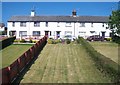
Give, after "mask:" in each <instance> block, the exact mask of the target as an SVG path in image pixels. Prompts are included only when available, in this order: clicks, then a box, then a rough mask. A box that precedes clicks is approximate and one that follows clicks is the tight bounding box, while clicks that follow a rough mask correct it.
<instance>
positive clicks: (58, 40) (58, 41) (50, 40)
mask: <svg viewBox="0 0 120 85" xmlns="http://www.w3.org/2000/svg"><path fill="white" fill-rule="evenodd" d="M47 42H48V44H57V43H61V40H60V39H56V40H54V39H51V38H49V39H48V40H47Z"/></svg>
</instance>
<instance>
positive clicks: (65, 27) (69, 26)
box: [7, 22, 111, 38]
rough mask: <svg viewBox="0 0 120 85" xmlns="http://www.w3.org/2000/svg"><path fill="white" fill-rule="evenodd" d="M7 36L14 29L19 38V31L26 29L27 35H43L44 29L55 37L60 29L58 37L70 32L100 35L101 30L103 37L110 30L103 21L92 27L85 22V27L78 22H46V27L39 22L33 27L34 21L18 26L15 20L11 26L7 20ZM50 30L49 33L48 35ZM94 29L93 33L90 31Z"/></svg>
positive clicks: (107, 35) (107, 34)
mask: <svg viewBox="0 0 120 85" xmlns="http://www.w3.org/2000/svg"><path fill="white" fill-rule="evenodd" d="M7 25H8V32H7V33H8V34H7V35H8V36H10V35H9V31H16V33H15V35H16V37H17V38H20V34H19V33H20V31H27V35H33V31H40V35H41V36H44V35H45V31H49V32H48V36H49V37H53V38H56V36H57V32H56V31H60V38H62V37H64V35H67V34H71V35H72V36H75V37H78V36H82V37H84V38H87V37H88V36H91V35H101V36H102V32H105V37H109V34H110V32H111V31H110V30H108V29H106V27H107V26H108V25H107V24H104V27H103V23H93V27H91V23H85V27H81V25H80V23H79V22H76V23H74V22H71V23H66V22H59V23H58V22H48V27H46V22H40V26H39V27H34V22H26V27H20V22H15V26H14V27H13V26H12V22H8V24H7ZM50 31H51V35H50ZM91 31H94V33H91Z"/></svg>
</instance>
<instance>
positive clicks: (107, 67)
mask: <svg viewBox="0 0 120 85" xmlns="http://www.w3.org/2000/svg"><path fill="white" fill-rule="evenodd" d="M79 40H80V42H81V43H82V46H83V47H84V48H85V49H86V51H87V52H88V53H89V55H90V56H91V58H92V59H93V60H94V61H95V65H96V66H97V68H98V69H99V70H100V71H103V72H104V73H105V74H108V75H109V76H110V77H111V79H112V80H113V82H115V83H116V82H120V76H118V75H120V71H119V70H118V67H120V65H118V64H117V63H116V62H114V61H112V60H111V59H109V58H107V57H105V56H104V55H102V54H100V53H99V52H97V51H96V50H95V49H94V48H93V47H92V46H91V45H90V44H89V43H88V42H87V41H86V40H84V39H83V38H80V37H79Z"/></svg>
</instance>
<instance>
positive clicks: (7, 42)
mask: <svg viewBox="0 0 120 85" xmlns="http://www.w3.org/2000/svg"><path fill="white" fill-rule="evenodd" d="M15 39H16V37H15V36H14V37H9V38H5V39H3V40H2V41H0V44H1V45H2V49H4V48H5V47H7V46H9V45H11V44H12V43H13V42H14V40H15Z"/></svg>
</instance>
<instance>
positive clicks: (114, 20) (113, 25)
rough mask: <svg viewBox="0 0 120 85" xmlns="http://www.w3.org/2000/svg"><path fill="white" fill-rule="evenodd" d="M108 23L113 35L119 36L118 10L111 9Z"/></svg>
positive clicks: (119, 17)
mask: <svg viewBox="0 0 120 85" xmlns="http://www.w3.org/2000/svg"><path fill="white" fill-rule="evenodd" d="M108 25H109V28H110V30H111V31H112V33H113V35H117V36H120V10H116V11H112V15H110V17H109V23H108Z"/></svg>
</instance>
